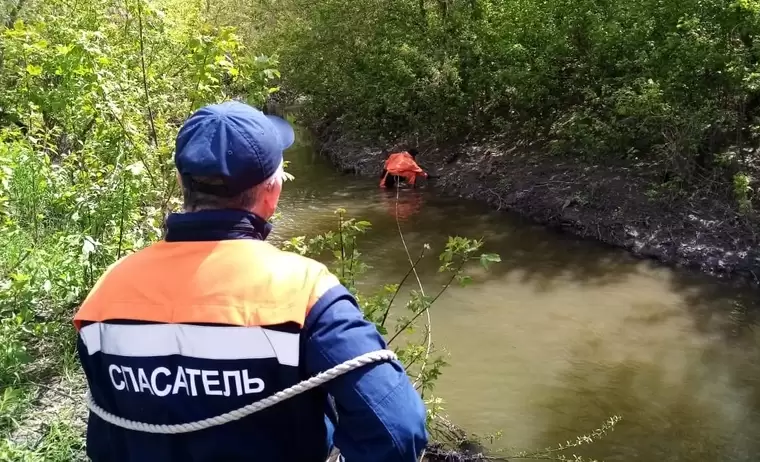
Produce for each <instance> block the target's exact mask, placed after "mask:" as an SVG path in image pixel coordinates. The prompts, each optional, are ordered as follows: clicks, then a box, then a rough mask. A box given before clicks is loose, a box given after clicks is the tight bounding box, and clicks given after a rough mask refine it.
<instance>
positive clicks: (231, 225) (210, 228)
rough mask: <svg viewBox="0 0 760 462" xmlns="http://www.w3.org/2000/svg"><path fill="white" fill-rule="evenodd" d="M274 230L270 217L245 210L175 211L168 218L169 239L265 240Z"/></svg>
mask: <svg viewBox="0 0 760 462" xmlns="http://www.w3.org/2000/svg"><path fill="white" fill-rule="evenodd" d="M271 231H272V225H271V224H270V223H268V222H267V221H266V220H264V219H262V218H260V217H258V216H257V215H254V214H253V213H250V212H247V211H245V210H235V209H223V210H201V211H199V212H187V213H172V214H170V215H169V216H168V217H167V218H166V237H165V238H164V240H165V241H167V242H183V241H224V240H230V239H257V240H261V241H263V240H265V239H266V238H267V236H268V235H269V233H270V232H271Z"/></svg>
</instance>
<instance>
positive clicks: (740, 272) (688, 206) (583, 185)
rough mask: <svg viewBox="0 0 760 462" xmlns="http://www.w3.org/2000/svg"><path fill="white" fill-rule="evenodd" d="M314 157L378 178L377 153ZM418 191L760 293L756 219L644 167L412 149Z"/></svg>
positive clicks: (500, 151) (508, 147)
mask: <svg viewBox="0 0 760 462" xmlns="http://www.w3.org/2000/svg"><path fill="white" fill-rule="evenodd" d="M317 138H318V140H320V151H321V153H322V154H323V155H325V156H327V157H328V158H329V159H330V160H331V161H332V162H333V164H334V165H336V167H337V168H338V169H340V170H342V171H343V172H345V173H351V174H358V175H367V176H375V177H379V175H380V172H381V170H382V164H383V160H384V158H385V156H386V154H387V151H384V149H392V148H396V147H398V146H383V145H381V144H380V143H371V142H366V141H362V140H357V139H355V138H350V137H347V136H341V135H338V134H336V133H329V132H326V131H325V130H322V131H321V132H318V135H317ZM419 149H420V157H419V161H420V163H421V164H422V165H423V167H425V168H426V169H428V171H430V172H432V173H433V174H434V176H435V178H433V179H431V180H430V181H429V183H428V185H427V186H426V187H432V188H435V189H436V190H437V191H439V192H440V193H441V194H447V195H455V196H459V197H463V198H468V199H475V200H479V201H482V202H486V203H488V204H489V205H491V206H492V207H494V208H496V209H500V210H508V211H512V212H515V213H518V214H520V215H522V216H525V217H527V218H530V219H532V220H534V221H536V222H538V223H541V224H544V225H547V226H550V227H553V228H556V229H560V230H563V231H565V232H569V233H572V234H574V235H577V236H580V237H583V238H590V239H594V240H597V241H601V242H603V243H606V244H609V245H612V246H615V247H621V248H624V249H627V250H629V251H630V252H631V253H633V254H634V255H636V256H639V257H643V258H651V259H655V260H658V261H660V262H662V263H665V264H669V265H673V266H681V267H688V268H691V269H694V270H699V271H702V272H705V273H708V274H712V275H715V276H717V277H721V278H724V279H729V280H732V281H734V282H736V283H739V284H751V285H756V286H757V285H759V284H760V279H758V278H759V277H760V249H759V248H758V243H759V241H760V237H758V235H757V234H756V232H757V231H758V230H760V228H758V226H757V225H758V224H760V223H759V222H758V220H757V218H748V217H746V216H743V215H741V214H739V213H738V211H737V210H736V207H735V206H734V203H733V199H732V198H731V197H730V195H727V194H725V193H723V194H721V193H718V192H716V191H715V190H714V189H713V188H710V187H708V186H705V187H700V188H692V189H690V190H687V189H686V188H679V189H676V188H674V187H673V186H672V185H671V186H670V187H667V186H666V185H665V184H664V182H663V179H662V178H661V173H659V172H657V171H655V170H653V169H652V170H648V169H647V168H646V166H643V165H624V164H621V165H605V166H601V165H593V164H586V163H582V162H578V161H577V160H575V159H569V158H561V157H557V156H552V155H549V154H544V153H543V152H546V150H543V149H541V147H540V146H538V145H530V144H519V143H517V144H516V143H514V142H507V141H493V140H489V141H483V142H469V143H466V144H459V145H452V146H445V147H433V148H431V147H429V146H420V147H419Z"/></svg>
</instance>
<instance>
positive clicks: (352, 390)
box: [303, 286, 428, 462]
mask: <svg viewBox="0 0 760 462" xmlns="http://www.w3.org/2000/svg"><path fill="white" fill-rule="evenodd" d="M384 348H386V343H385V341H384V339H383V338H382V336H380V334H379V333H378V332H377V329H376V328H375V326H374V324H372V323H371V322H368V321H366V320H365V319H364V316H363V314H362V312H361V310H360V309H359V307H358V306H357V303H356V300H355V299H354V297H353V296H352V295H351V294H350V293H349V292H348V291H347V290H346V289H345V288H344V287H343V286H336V287H333V288H332V289H329V290H328V291H327V292H325V293H324V295H322V297H320V299H319V300H318V301H317V302H316V303H315V304H314V306H313V307H312V309H311V311H310V312H309V314H308V316H307V318H306V322H305V325H304V350H303V354H304V366H305V372H307V373H308V374H309V375H314V374H317V373H319V372H322V371H325V370H327V369H329V368H331V367H333V366H336V365H338V364H340V363H342V362H344V361H346V360H349V359H353V358H355V357H357V356H359V355H362V354H364V353H368V352H370V351H376V350H381V349H384ZM325 388H326V391H327V392H328V393H329V394H330V395H331V396H332V397H333V398H334V400H335V408H336V410H337V414H338V422H337V425H336V428H335V433H334V443H335V445H336V446H337V447H338V448H339V449H340V451H341V454H343V456H344V457H345V460H346V462H360V461H361V462H391V461H394V462H416V461H417V460H418V459H419V457H420V455H421V453H422V451H423V449H425V446H426V445H427V440H428V434H427V431H426V429H425V406H424V403H423V402H422V399H421V398H420V396H419V394H418V393H417V391H416V390H415V389H414V387H413V386H412V383H411V381H410V380H409V378H408V376H407V375H406V372H405V371H404V368H403V366H402V365H401V364H400V363H399V362H397V361H394V362H387V361H386V362H380V363H374V364H369V365H367V366H364V367H362V368H359V369H357V370H354V371H352V372H349V373H348V374H345V375H343V376H341V377H338V378H337V379H334V380H332V381H330V382H328V383H327V384H325Z"/></svg>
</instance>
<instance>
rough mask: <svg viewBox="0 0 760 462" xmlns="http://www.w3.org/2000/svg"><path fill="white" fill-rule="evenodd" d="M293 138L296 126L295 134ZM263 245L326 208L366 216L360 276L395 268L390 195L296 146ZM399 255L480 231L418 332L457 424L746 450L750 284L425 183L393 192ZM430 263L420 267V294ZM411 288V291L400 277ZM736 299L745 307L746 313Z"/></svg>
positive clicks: (550, 440) (680, 457) (688, 454)
mask: <svg viewBox="0 0 760 462" xmlns="http://www.w3.org/2000/svg"><path fill="white" fill-rule="evenodd" d="M301 139H304V137H301ZM287 158H288V160H290V161H291V162H292V165H291V166H290V167H289V171H290V172H291V173H293V174H294V175H295V176H296V181H295V182H293V183H287V184H286V191H285V193H284V197H283V202H282V205H281V211H282V212H283V215H284V216H283V218H282V219H281V220H280V221H279V223H278V225H277V227H276V231H275V234H274V236H273V238H274V239H275V240H277V239H282V238H286V237H291V236H295V235H301V234H311V233H317V232H321V231H326V230H328V229H333V228H334V227H335V215H334V214H333V210H334V209H335V208H337V207H344V208H346V209H347V210H348V212H349V214H350V215H352V216H356V217H361V218H363V219H367V220H369V221H371V222H372V224H373V230H372V231H371V232H370V233H369V234H368V235H367V236H366V238H365V239H364V241H363V245H362V248H361V250H362V252H363V253H364V255H365V260H366V262H367V263H369V264H370V265H372V267H373V268H372V270H371V271H370V273H369V274H368V275H367V277H366V278H365V285H366V286H373V285H376V284H379V283H381V282H392V281H398V280H400V278H401V277H402V276H403V275H404V273H405V272H406V270H407V269H408V263H407V261H406V257H405V254H404V251H403V248H402V246H401V244H400V240H399V236H398V231H397V227H396V221H395V196H393V195H390V196H389V195H387V194H386V193H384V192H382V191H381V190H379V189H378V188H377V181H376V180H374V179H369V180H368V179H360V178H356V177H352V176H341V175H339V174H337V173H334V172H333V171H332V170H331V168H330V166H329V165H327V164H326V163H325V162H324V161H322V160H320V159H319V158H318V157H317V155H316V154H315V153H314V152H313V150H312V149H311V148H310V147H309V145H308V144H307V143H306V142H301V144H300V145H299V146H298V147H296V148H294V149H292V150H291V151H289V152H288V154H287ZM400 209H401V212H402V215H403V219H402V226H403V230H404V235H405V237H406V240H407V242H408V244H409V246H410V248H411V251H412V252H413V253H417V252H419V249H420V248H421V246H422V245H423V244H425V243H429V244H430V245H431V246H432V247H433V249H434V250H440V249H441V248H442V246H443V244H444V243H445V241H446V238H447V236H449V235H454V234H458V235H463V236H468V237H475V238H477V237H484V238H485V239H486V241H487V244H486V246H487V250H488V251H492V252H498V253H499V254H501V257H502V260H503V262H502V263H501V264H499V265H497V266H496V267H495V268H494V270H493V271H492V272H490V273H489V274H485V273H483V272H479V271H476V272H475V273H474V284H473V285H472V286H470V287H468V288H466V289H459V288H454V289H452V290H450V291H448V292H447V293H446V294H445V295H444V296H442V297H441V299H440V300H439V301H438V302H437V303H436V305H435V309H434V312H433V313H432V315H433V335H434V341H435V343H436V344H437V345H439V346H440V347H445V349H446V352H447V353H448V361H449V363H450V366H449V367H448V368H446V369H445V373H444V374H443V376H442V377H441V379H440V381H439V384H438V386H437V388H436V390H435V392H436V394H437V395H440V396H441V397H442V398H443V399H445V400H446V404H445V408H446V411H447V413H448V414H449V416H450V417H451V419H452V420H453V421H454V422H455V423H456V424H458V425H460V426H462V427H464V428H466V429H467V430H469V431H472V432H477V433H481V434H483V433H492V432H495V431H498V430H501V431H503V433H504V435H503V436H502V438H501V439H500V440H498V441H497V442H496V443H495V446H496V447H500V448H515V447H516V448H526V449H528V448H542V447H546V446H550V445H553V444H554V443H557V442H561V441H565V440H568V439H574V438H575V436H576V435H579V434H583V433H585V432H589V431H591V430H593V429H594V428H596V427H597V426H598V425H599V424H600V423H601V422H603V421H604V420H605V419H606V418H608V417H609V416H611V415H613V414H618V415H620V416H622V417H623V419H624V420H623V421H622V422H621V423H619V424H618V426H617V429H616V430H615V431H614V432H613V433H612V434H610V435H608V436H607V437H606V438H604V439H602V440H600V441H599V442H597V443H595V444H593V445H591V446H589V447H587V448H586V449H580V450H578V451H576V453H578V454H581V455H584V456H589V457H595V458H599V459H604V460H606V461H689V462H697V461H727V462H734V461H756V460H760V348H758V341H759V340H760V338H759V336H758V334H757V332H758V331H757V330H756V329H755V328H754V327H753V321H752V315H751V313H752V311H751V310H752V308H753V307H755V309H757V307H756V304H757V298H758V296H757V294H756V293H752V292H747V291H739V290H735V289H731V288H730V287H728V286H726V285H723V284H719V283H717V282H716V281H714V280H711V279H709V278H707V277H702V276H700V275H694V274H689V273H687V272H684V271H674V270H671V269H666V268H662V267H659V266H658V265H656V264H653V263H651V262H645V261H640V260H637V259H634V258H631V257H629V256H628V255H627V254H625V253H623V252H619V251H616V250H611V249H609V248H605V247H602V246H600V245H596V244H595V243H590V242H582V241H579V240H576V239H574V238H571V237H568V236H564V235H561V234H558V233H554V232H551V231H548V230H545V229H542V228H541V227H539V226H535V225H532V224H529V223H525V222H523V221H521V220H519V219H518V218H516V217H513V216H510V215H508V214H504V213H498V212H492V211H489V210H487V209H486V208H484V207H481V206H479V205H477V204H473V203H471V202H465V201H461V200H456V199H454V200H452V199H443V198H440V197H436V196H435V195H434V194H433V193H432V191H428V190H420V191H405V192H403V193H402V195H401V207H400ZM435 270H436V261H435V259H434V258H429V259H426V264H424V265H422V266H421V269H420V271H421V277H422V280H423V283H424V284H425V286H426V289H427V291H428V292H432V291H434V290H435V289H436V287H437V286H438V285H439V284H440V282H441V279H440V276H439V275H437V274H436V271H435ZM410 288H411V286H410ZM748 310H749V312H748Z"/></svg>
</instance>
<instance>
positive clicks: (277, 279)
mask: <svg viewBox="0 0 760 462" xmlns="http://www.w3.org/2000/svg"><path fill="white" fill-rule="evenodd" d="M338 283H339V282H338V280H337V278H335V276H333V275H332V274H330V273H329V271H328V270H327V269H326V268H325V266H324V265H322V264H320V263H318V262H315V261H313V260H310V259H308V258H304V257H301V256H299V255H295V254H291V253H288V252H282V251H280V250H278V249H277V248H275V247H273V246H271V245H269V244H267V243H265V242H262V241H254V240H247V239H246V240H229V241H219V242H172V243H168V242H159V243H157V244H154V245H152V246H150V247H148V248H146V249H143V250H142V251H140V252H137V253H135V254H133V255H130V256H128V257H126V258H125V259H123V260H122V261H120V262H119V263H118V264H116V265H114V266H113V267H112V268H110V270H109V271H108V272H107V273H106V274H104V275H103V277H102V278H101V280H100V281H98V284H97V285H96V287H95V289H93V291H92V292H91V293H90V294H89V295H88V297H87V299H86V300H85V302H84V303H83V304H82V306H81V307H80V309H79V311H78V312H77V314H76V315H75V317H74V323H75V325H76V326H77V328H79V327H80V326H81V322H82V321H96V322H102V321H106V320H111V319H130V320H141V321H149V322H163V323H201V322H210V323H220V324H231V325H237V326H268V325H276V324H283V323H286V322H295V323H297V324H299V325H303V322H304V320H305V318H306V315H307V314H308V312H309V310H310V309H311V307H312V305H313V304H314V303H316V301H317V300H318V299H319V297H321V296H322V295H323V294H324V292H326V291H327V290H329V289H330V288H332V287H335V286H336V285H337V284H338Z"/></svg>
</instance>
